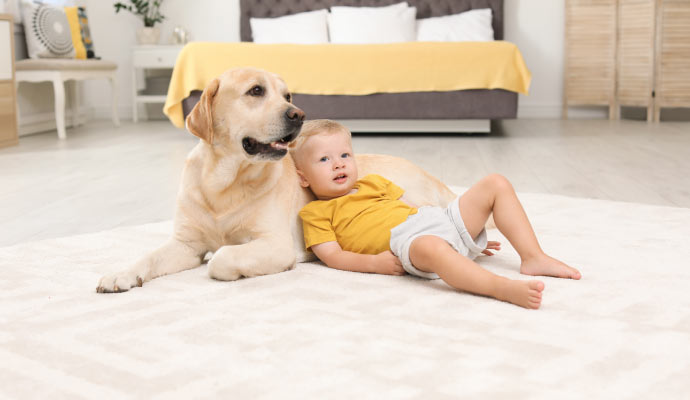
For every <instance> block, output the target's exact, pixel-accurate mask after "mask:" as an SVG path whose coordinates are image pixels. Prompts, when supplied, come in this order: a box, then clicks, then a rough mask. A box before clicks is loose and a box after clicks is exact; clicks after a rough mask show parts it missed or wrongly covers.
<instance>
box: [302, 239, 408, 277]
mask: <svg viewBox="0 0 690 400" xmlns="http://www.w3.org/2000/svg"><path fill="white" fill-rule="evenodd" d="M311 249H312V251H313V252H314V254H316V256H317V257H318V258H319V260H321V261H323V262H324V263H326V265H328V266H329V267H331V268H335V269H340V270H343V271H354V272H368V273H374V274H386V275H404V274H405V270H404V269H403V267H402V264H401V263H400V260H399V259H398V257H396V256H395V255H393V253H391V252H390V251H384V252H383V253H379V254H376V255H371V254H357V253H353V252H351V251H345V250H343V249H342V248H341V247H340V245H339V244H338V242H325V243H319V244H315V245H313V246H311Z"/></svg>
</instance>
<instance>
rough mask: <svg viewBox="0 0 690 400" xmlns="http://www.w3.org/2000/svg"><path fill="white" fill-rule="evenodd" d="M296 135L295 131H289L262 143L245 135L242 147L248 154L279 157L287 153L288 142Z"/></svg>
mask: <svg viewBox="0 0 690 400" xmlns="http://www.w3.org/2000/svg"><path fill="white" fill-rule="evenodd" d="M296 137H297V134H296V133H291V134H289V135H286V136H283V137H282V138H280V139H278V140H276V141H273V142H270V143H262V142H259V141H258V140H256V139H254V138H250V137H245V138H244V139H242V148H243V149H244V151H245V152H247V154H249V155H250V156H255V155H262V156H266V157H268V158H280V157H283V156H284V155H286V154H287V151H288V150H287V148H288V144H289V143H290V142H292V141H293V140H294V139H295V138H296Z"/></svg>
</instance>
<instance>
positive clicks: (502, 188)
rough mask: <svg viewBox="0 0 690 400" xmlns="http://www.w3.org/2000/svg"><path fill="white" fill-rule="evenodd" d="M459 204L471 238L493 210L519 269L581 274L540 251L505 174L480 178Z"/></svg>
mask: <svg viewBox="0 0 690 400" xmlns="http://www.w3.org/2000/svg"><path fill="white" fill-rule="evenodd" d="M459 207H460V215H461V216H462V220H463V222H464V223H465V227H466V228H467V230H468V232H469V233H470V235H471V236H472V237H473V238H476V237H477V235H479V232H481V231H482V229H484V225H485V224H486V221H487V219H488V218H489V215H491V213H492V212H493V214H494V221H495V222H496V227H497V228H498V230H499V231H501V233H502V234H503V235H504V236H505V237H506V238H507V239H508V240H509V241H510V243H511V244H512V245H513V247H514V248H515V250H516V251H517V252H518V254H519V255H520V258H521V259H522V264H521V265H520V272H521V273H523V274H526V275H545V276H555V277H558V278H571V279H580V278H581V276H582V275H581V274H580V272H579V271H578V270H576V269H575V268H572V267H570V266H568V265H566V264H565V263H563V262H561V261H559V260H556V259H555V258H553V257H550V256H548V255H547V254H545V253H544V251H543V250H542V249H541V247H540V246H539V242H538V241H537V236H536V235H535V234H534V230H533V229H532V225H531V224H530V222H529V220H528V219H527V214H525V210H524V209H523V208H522V204H520V201H519V200H518V198H517V194H515V190H514V189H513V186H512V185H511V184H510V182H509V181H508V180H507V179H506V178H505V177H503V176H501V175H498V174H492V175H489V176H487V177H485V178H484V179H482V180H480V181H479V182H477V183H476V184H475V185H473V186H472V187H471V188H469V190H467V192H465V194H463V195H462V196H461V197H460V201H459Z"/></svg>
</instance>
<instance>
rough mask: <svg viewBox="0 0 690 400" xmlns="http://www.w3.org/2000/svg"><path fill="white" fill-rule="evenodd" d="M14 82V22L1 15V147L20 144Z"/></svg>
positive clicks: (5, 15) (10, 17) (8, 16)
mask: <svg viewBox="0 0 690 400" xmlns="http://www.w3.org/2000/svg"><path fill="white" fill-rule="evenodd" d="M15 85H16V84H15V82H14V22H13V21H12V16H11V15H8V14H0V147H7V146H12V145H15V144H17V143H19V138H18V136H17V101H16V99H17V89H16V86H15Z"/></svg>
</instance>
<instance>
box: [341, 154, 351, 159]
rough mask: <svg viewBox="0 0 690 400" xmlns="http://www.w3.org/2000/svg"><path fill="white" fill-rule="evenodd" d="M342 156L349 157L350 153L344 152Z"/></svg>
mask: <svg viewBox="0 0 690 400" xmlns="http://www.w3.org/2000/svg"><path fill="white" fill-rule="evenodd" d="M340 157H342V158H348V157H350V153H343V154H342V155H341V156H340Z"/></svg>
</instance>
